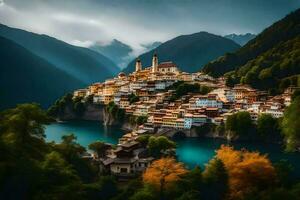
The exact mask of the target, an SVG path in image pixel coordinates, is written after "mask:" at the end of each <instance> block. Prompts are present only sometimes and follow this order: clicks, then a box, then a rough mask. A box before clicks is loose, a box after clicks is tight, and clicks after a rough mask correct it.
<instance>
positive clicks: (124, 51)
mask: <svg viewBox="0 0 300 200" xmlns="http://www.w3.org/2000/svg"><path fill="white" fill-rule="evenodd" d="M160 44H161V42H153V43H150V44H142V45H141V46H142V47H143V48H144V49H145V50H144V51H145V52H147V51H150V50H152V49H154V48H156V47H158V46H159V45H160ZM89 48H90V49H92V50H94V51H97V52H99V53H101V54H102V55H104V56H106V57H108V58H110V59H111V60H112V61H113V62H114V63H116V64H117V66H118V67H119V68H120V69H123V68H124V67H126V66H127V65H128V63H129V62H130V61H131V60H132V59H133V58H134V55H133V49H132V47H131V46H129V45H128V44H125V43H123V42H121V41H119V40H117V39H114V40H112V41H111V42H110V43H109V44H101V43H100V42H96V43H95V44H93V45H92V46H90V47H89Z"/></svg>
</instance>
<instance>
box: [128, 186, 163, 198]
mask: <svg viewBox="0 0 300 200" xmlns="http://www.w3.org/2000/svg"><path fill="white" fill-rule="evenodd" d="M155 192H156V191H155V190H154V189H153V188H151V187H149V186H148V187H144V188H143V189H141V190H139V191H137V192H136V193H134V195H133V196H132V197H130V198H129V200H157V199H158V198H157V195H156V194H155Z"/></svg>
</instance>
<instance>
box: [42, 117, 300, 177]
mask: <svg viewBox="0 0 300 200" xmlns="http://www.w3.org/2000/svg"><path fill="white" fill-rule="evenodd" d="M70 133H73V134H74V135H75V136H76V137H77V142H78V143H79V144H81V145H82V146H84V147H86V148H87V146H88V145H89V144H90V143H92V142H95V141H97V140H101V141H103V142H108V143H112V144H117V143H118V139H119V138H120V137H121V136H122V135H123V134H125V133H126V131H125V130H123V129H122V128H121V127H120V126H108V127H105V126H104V125H102V123H100V122H96V121H69V122H62V123H53V124H50V125H48V126H46V130H45V134H46V136H47V137H46V141H47V142H50V141H54V142H57V143H59V142H60V141H61V136H63V135H66V134H70ZM175 141H176V143H177V145H178V146H177V149H176V154H177V157H178V160H179V161H181V162H183V163H184V164H185V165H186V166H187V167H189V168H193V167H195V166H196V165H199V166H201V167H202V168H203V167H204V166H205V164H206V163H207V162H208V161H209V160H210V159H211V158H212V157H213V156H214V154H215V150H216V149H218V148H219V147H220V146H221V145H222V144H229V143H228V142H227V141H226V140H222V139H212V138H182V139H177V140H175ZM230 144H231V145H233V146H234V147H235V148H236V149H242V148H246V149H248V150H251V151H259V152H261V153H264V154H268V156H269V158H270V159H271V160H272V161H273V162H278V161H280V160H283V159H284V160H288V162H289V163H291V164H292V165H293V167H294V168H295V169H299V168H300V156H299V155H298V154H297V153H294V154H293V153H284V152H283V148H281V146H280V145H278V144H268V143H257V142H255V143H254V142H252V143H251V142H241V141H239V142H234V143H230ZM295 173H296V174H297V176H300V174H299V173H298V172H297V171H296V170H295Z"/></svg>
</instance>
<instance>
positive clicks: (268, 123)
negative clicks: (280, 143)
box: [257, 114, 280, 138]
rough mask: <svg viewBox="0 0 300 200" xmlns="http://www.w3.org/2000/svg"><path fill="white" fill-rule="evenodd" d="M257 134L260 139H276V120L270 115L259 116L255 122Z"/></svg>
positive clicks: (277, 133) (277, 132)
mask: <svg viewBox="0 0 300 200" xmlns="http://www.w3.org/2000/svg"><path fill="white" fill-rule="evenodd" d="M257 132H258V134H259V135H260V136H261V137H262V138H274V137H275V138H276V137H278V136H279V135H280V130H279V123H278V120H277V119H275V118H273V117H272V115H270V114H261V115H260V116H259V117H258V120H257Z"/></svg>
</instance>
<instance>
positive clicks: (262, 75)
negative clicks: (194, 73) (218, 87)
mask: <svg viewBox="0 0 300 200" xmlns="http://www.w3.org/2000/svg"><path fill="white" fill-rule="evenodd" d="M203 71H204V72H206V73H209V74H211V75H214V76H220V75H222V74H224V73H227V74H226V76H228V79H229V82H230V83H245V84H250V85H252V86H254V87H256V88H259V89H265V90H269V92H270V93H279V92H282V91H283V90H284V89H285V88H287V87H288V86H290V85H296V86H300V9H298V10H296V11H295V12H293V13H291V14H289V15H287V16H286V17H285V18H283V19H282V20H280V21H278V22H276V23H274V24H273V25H271V26H270V27H268V28H267V29H265V30H264V31H263V32H262V33H261V34H259V35H258V36H257V37H256V38H255V39H253V40H251V41H250V42H249V43H247V44H246V45H245V46H244V47H242V48H241V49H240V50H238V51H236V52H235V53H233V54H227V55H225V56H223V57H221V58H219V59H217V60H216V61H213V62H211V63H209V64H208V65H206V66H205V68H204V69H203Z"/></svg>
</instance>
